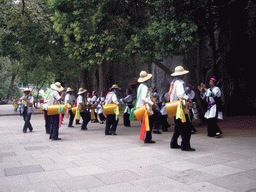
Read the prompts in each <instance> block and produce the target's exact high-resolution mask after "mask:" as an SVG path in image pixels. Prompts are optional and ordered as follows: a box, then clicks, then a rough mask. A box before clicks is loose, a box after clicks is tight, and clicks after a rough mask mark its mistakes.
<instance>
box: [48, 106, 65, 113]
mask: <svg viewBox="0 0 256 192" xmlns="http://www.w3.org/2000/svg"><path fill="white" fill-rule="evenodd" d="M60 106H61V107H63V111H62V113H64V112H65V111H66V109H67V106H66V105H48V108H47V115H58V114H59V108H60Z"/></svg>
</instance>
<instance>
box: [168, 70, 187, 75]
mask: <svg viewBox="0 0 256 192" xmlns="http://www.w3.org/2000/svg"><path fill="white" fill-rule="evenodd" d="M188 73H189V71H187V70H184V71H182V72H174V73H172V74H171V76H180V75H185V74H188Z"/></svg>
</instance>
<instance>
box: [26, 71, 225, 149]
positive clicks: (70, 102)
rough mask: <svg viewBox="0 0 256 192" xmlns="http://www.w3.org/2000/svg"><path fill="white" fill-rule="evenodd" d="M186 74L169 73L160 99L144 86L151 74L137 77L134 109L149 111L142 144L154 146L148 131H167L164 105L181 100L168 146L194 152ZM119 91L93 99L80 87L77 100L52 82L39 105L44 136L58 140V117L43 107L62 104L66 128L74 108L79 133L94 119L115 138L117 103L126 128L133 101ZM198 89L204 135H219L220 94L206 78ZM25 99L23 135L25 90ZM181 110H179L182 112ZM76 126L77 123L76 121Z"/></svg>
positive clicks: (191, 93) (192, 107) (29, 103)
mask: <svg viewBox="0 0 256 192" xmlns="http://www.w3.org/2000/svg"><path fill="white" fill-rule="evenodd" d="M187 73H189V71H187V70H185V69H184V68H183V67H182V66H178V67H176V68H175V72H174V73H173V74H171V76H172V77H173V80H172V82H171V83H170V85H168V84H166V85H165V86H164V91H165V92H164V94H162V95H161V96H159V95H158V93H157V90H156V88H155V87H153V88H152V89H151V90H150V89H149V87H148V84H147V83H148V81H149V80H150V79H151V77H152V74H149V73H147V72H146V71H141V72H140V77H139V78H138V83H140V84H139V86H138V89H137V98H136V104H135V107H134V109H139V108H141V107H143V106H147V107H148V108H150V109H152V111H153V112H152V114H151V115H150V116H149V117H148V122H149V130H147V131H146V134H145V138H144V143H155V141H153V140H152V132H153V133H158V134H161V132H160V128H161V127H162V131H168V128H169V127H170V124H169V123H168V121H167V117H168V114H167V109H166V106H165V103H167V102H175V101H181V102H182V101H183V105H182V109H184V114H183V117H181V116H180V115H179V116H178V115H176V116H175V117H174V123H175V126H174V133H173V136H172V138H171V142H170V147H171V148H172V149H181V150H182V151H195V149H194V148H192V147H191V146H190V139H191V134H192V133H193V132H196V130H195V128H194V126H193V125H192V123H191V120H192V118H193V116H194V117H196V116H197V115H198V114H197V110H196V106H195V102H194V101H193V100H194V97H195V93H194V91H193V90H192V86H191V85H190V84H185V82H184V75H186V74H187ZM120 89H121V88H120V87H118V85H116V84H114V85H112V87H111V88H110V89H109V92H108V93H107V95H106V97H104V92H101V93H100V97H98V98H97V93H96V92H95V91H93V92H92V95H90V93H87V94H86V92H87V90H86V89H84V88H80V89H79V91H78V93H77V95H78V97H77V99H75V96H74V94H73V89H71V88H67V90H66V93H65V95H64V94H63V90H64V88H63V87H62V86H61V83H59V82H56V83H55V84H52V85H51V89H50V91H49V92H48V94H47V96H46V98H45V104H44V106H43V109H44V112H45V121H46V124H45V127H46V133H49V134H50V137H49V138H50V139H52V140H61V138H59V124H60V123H59V122H60V118H61V116H60V115H47V106H48V105H56V104H65V105H66V106H68V114H69V123H68V127H73V121H74V118H75V115H76V114H75V113H74V112H72V108H73V107H74V106H76V107H77V109H76V110H79V116H81V118H82V120H83V122H82V125H81V130H87V129H88V128H87V125H88V123H89V121H92V122H99V121H98V118H97V116H99V118H100V123H104V122H106V125H105V135H117V134H116V129H117V125H118V122H119V118H118V116H119V109H120V108H119V107H120V104H121V103H123V104H125V110H124V116H123V117H124V118H123V119H124V126H131V125H130V113H131V111H132V108H133V104H132V101H133V98H132V95H131V90H130V89H126V96H125V97H124V98H122V99H118V98H117V92H118V91H119V90H120ZM198 90H199V91H200V93H201V98H202V99H204V100H206V102H207V103H208V107H207V111H206V113H205V118H206V119H207V130H208V136H209V137H213V136H217V137H218V136H220V135H221V134H222V131H221V130H220V128H219V127H218V125H217V118H219V119H222V118H223V115H222V112H221V91H220V88H219V87H217V86H216V79H215V78H211V79H210V88H209V89H206V86H205V84H203V83H202V84H200V85H199V86H198ZM23 92H24V94H25V96H23V97H22V98H21V99H22V101H23V106H24V107H23V117H24V121H25V124H24V127H23V132H24V133H26V131H27V128H28V129H29V130H30V131H32V130H33V128H32V126H31V124H30V118H31V113H32V111H33V109H32V107H33V97H32V95H31V94H30V92H31V91H30V90H29V89H25V90H24V91H23ZM113 103H114V104H116V106H119V107H117V108H118V109H117V111H118V112H117V111H116V112H115V114H108V115H106V117H105V116H104V111H103V105H108V104H113ZM182 111H183V110H182ZM76 123H79V122H76ZM179 136H181V138H182V141H181V145H179V144H178V138H179Z"/></svg>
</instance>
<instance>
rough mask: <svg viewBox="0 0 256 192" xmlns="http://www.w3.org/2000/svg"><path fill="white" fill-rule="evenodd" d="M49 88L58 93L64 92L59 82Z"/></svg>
mask: <svg viewBox="0 0 256 192" xmlns="http://www.w3.org/2000/svg"><path fill="white" fill-rule="evenodd" d="M51 88H52V89H54V90H56V91H59V92H61V91H63V90H64V88H63V87H62V86H61V83H60V82H56V83H54V84H51Z"/></svg>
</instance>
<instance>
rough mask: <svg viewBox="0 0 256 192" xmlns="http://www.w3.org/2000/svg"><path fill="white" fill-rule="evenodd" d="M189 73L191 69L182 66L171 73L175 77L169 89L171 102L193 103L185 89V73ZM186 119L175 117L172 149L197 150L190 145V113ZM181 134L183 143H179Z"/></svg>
mask: <svg viewBox="0 0 256 192" xmlns="http://www.w3.org/2000/svg"><path fill="white" fill-rule="evenodd" d="M187 73H189V71H187V70H184V68H183V67H182V66H177V67H176V68H175V72H174V73H172V74H171V76H173V77H174V79H173V81H172V82H171V86H170V87H171V88H170V91H169V99H170V102H174V101H178V100H180V99H182V100H185V101H187V102H189V103H190V105H191V103H192V101H191V100H189V97H188V96H187V95H186V93H185V90H184V81H183V79H184V75H185V74H187ZM185 117H186V121H185V122H182V121H181V119H176V117H174V123H175V127H174V133H173V136H172V139H171V142H170V147H171V148H172V149H180V148H181V150H182V151H195V149H194V148H191V146H190V138H191V127H190V123H189V118H188V115H187V114H186V115H185ZM180 135H181V138H182V141H181V145H178V138H179V136H180Z"/></svg>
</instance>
